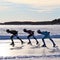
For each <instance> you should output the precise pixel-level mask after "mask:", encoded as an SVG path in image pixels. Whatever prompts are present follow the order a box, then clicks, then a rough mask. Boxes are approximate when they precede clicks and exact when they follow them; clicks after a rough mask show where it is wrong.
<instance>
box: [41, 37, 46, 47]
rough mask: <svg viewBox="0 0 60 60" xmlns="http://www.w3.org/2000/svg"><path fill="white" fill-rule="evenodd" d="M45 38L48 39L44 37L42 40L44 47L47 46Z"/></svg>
mask: <svg viewBox="0 0 60 60" xmlns="http://www.w3.org/2000/svg"><path fill="white" fill-rule="evenodd" d="M45 38H46V37H43V38H42V42H43V45H42V47H46V44H45V41H44V39H45Z"/></svg>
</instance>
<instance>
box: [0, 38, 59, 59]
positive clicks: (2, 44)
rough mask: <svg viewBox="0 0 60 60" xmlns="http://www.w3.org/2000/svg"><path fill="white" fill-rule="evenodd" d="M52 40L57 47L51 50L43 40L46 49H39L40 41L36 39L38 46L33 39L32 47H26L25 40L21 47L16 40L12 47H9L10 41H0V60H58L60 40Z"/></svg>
mask: <svg viewBox="0 0 60 60" xmlns="http://www.w3.org/2000/svg"><path fill="white" fill-rule="evenodd" d="M53 40H54V42H55V43H56V45H57V46H58V47H55V48H53V47H52V43H51V42H50V41H49V40H48V39H46V40H45V42H46V45H47V47H48V48H46V47H41V45H42V44H43V43H42V41H41V39H38V41H39V43H40V45H39V46H38V45H36V42H35V40H34V39H31V41H32V45H28V44H27V42H28V40H25V39H24V40H23V41H24V42H25V44H23V45H21V43H20V41H19V40H17V39H16V40H14V42H15V46H14V47H12V46H11V45H10V43H11V40H0V60H33V59H34V60H48V59H49V60H60V39H53Z"/></svg>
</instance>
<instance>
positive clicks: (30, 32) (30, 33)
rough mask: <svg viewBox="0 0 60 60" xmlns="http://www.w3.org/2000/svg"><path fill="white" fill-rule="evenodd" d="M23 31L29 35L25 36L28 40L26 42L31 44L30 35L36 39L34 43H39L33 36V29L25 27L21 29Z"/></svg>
mask: <svg viewBox="0 0 60 60" xmlns="http://www.w3.org/2000/svg"><path fill="white" fill-rule="evenodd" d="M23 31H24V32H26V33H28V34H29V35H28V36H27V38H28V40H29V42H28V44H32V43H31V41H30V37H31V36H33V38H34V39H35V40H36V44H39V42H38V41H37V39H36V38H35V36H34V31H32V30H27V29H23Z"/></svg>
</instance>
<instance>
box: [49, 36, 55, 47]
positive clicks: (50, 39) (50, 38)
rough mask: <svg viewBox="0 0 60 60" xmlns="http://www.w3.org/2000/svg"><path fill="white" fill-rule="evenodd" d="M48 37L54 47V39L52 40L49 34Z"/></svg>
mask: <svg viewBox="0 0 60 60" xmlns="http://www.w3.org/2000/svg"><path fill="white" fill-rule="evenodd" d="M49 39H50V41H51V42H52V43H53V47H55V45H56V44H55V43H54V41H53V40H52V38H51V37H50V36H49Z"/></svg>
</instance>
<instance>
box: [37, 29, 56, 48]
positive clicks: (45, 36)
mask: <svg viewBox="0 0 60 60" xmlns="http://www.w3.org/2000/svg"><path fill="white" fill-rule="evenodd" d="M37 32H38V33H39V34H42V35H44V37H43V38H42V41H43V43H44V44H43V45H42V47H46V44H45V41H44V39H45V38H49V39H50V41H51V42H52V43H53V47H55V43H54V41H53V40H52V39H51V37H50V32H48V31H40V30H38V31H37Z"/></svg>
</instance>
